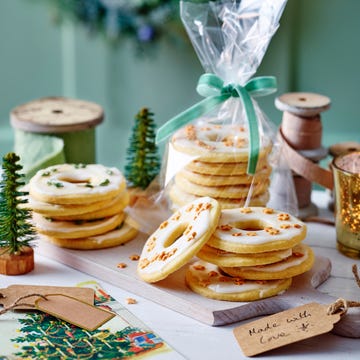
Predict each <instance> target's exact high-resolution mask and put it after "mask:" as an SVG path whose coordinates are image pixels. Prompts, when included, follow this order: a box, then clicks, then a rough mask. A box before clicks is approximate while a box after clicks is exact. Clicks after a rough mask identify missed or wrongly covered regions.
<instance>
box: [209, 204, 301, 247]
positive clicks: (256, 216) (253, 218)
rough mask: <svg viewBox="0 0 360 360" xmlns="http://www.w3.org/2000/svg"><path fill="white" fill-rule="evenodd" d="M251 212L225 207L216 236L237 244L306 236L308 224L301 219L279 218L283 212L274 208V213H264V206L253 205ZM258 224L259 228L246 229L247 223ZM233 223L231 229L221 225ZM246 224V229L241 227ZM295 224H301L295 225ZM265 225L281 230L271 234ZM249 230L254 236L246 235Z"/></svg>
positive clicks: (262, 242) (261, 242)
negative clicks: (282, 226)
mask: <svg viewBox="0 0 360 360" xmlns="http://www.w3.org/2000/svg"><path fill="white" fill-rule="evenodd" d="M250 209H251V212H249V213H245V212H241V209H225V210H222V213H221V217H220V220H219V225H218V228H217V229H216V231H215V233H214V236H215V237H217V238H219V239H221V240H223V241H227V242H231V243H235V244H246V245H254V244H264V243H269V242H272V241H281V240H284V241H287V240H289V239H292V238H294V237H297V236H304V235H305V232H304V229H306V225H305V224H304V223H303V222H301V221H300V220H299V219H297V218H295V217H293V216H291V215H289V220H279V219H278V215H279V214H281V213H282V212H279V211H275V210H273V213H271V214H268V213H264V208H262V207H252V208H250ZM248 223H253V224H258V225H259V226H258V227H259V228H260V229H259V230H252V231H248V230H246V224H248ZM225 225H232V226H233V227H232V229H230V230H222V229H221V226H225ZM241 225H243V226H244V228H245V229H243V228H242V227H241ZM281 225H290V227H289V228H287V229H283V228H281ZM294 225H300V227H295V226H294ZM265 227H272V228H274V229H276V230H278V231H279V233H278V234H276V235H270V234H269V233H268V232H267V231H265V230H264V228H265ZM247 232H251V233H255V235H254V236H248V235H246V233H247ZM237 233H241V234H242V235H241V236H234V235H233V234H237Z"/></svg>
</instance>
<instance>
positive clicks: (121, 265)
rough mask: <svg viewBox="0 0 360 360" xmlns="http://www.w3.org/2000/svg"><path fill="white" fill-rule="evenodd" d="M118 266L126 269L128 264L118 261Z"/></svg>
mask: <svg viewBox="0 0 360 360" xmlns="http://www.w3.org/2000/svg"><path fill="white" fill-rule="evenodd" d="M116 267H117V268H118V269H125V268H126V267H127V265H126V264H125V263H118V264H117V265H116Z"/></svg>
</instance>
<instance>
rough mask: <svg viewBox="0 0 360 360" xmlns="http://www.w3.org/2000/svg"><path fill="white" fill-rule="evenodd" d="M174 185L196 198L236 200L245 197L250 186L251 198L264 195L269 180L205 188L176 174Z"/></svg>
mask: <svg viewBox="0 0 360 360" xmlns="http://www.w3.org/2000/svg"><path fill="white" fill-rule="evenodd" d="M175 184H176V186H177V187H179V188H180V189H181V190H183V191H186V192H188V193H190V194H193V195H197V196H211V197H213V198H217V197H219V198H229V199H237V198H241V197H242V198H243V197H246V196H247V195H248V193H249V191H250V186H252V195H253V196H257V195H259V194H262V193H264V192H265V191H266V190H267V189H268V187H269V184H270V180H269V179H264V180H263V181H260V180H259V179H255V181H254V183H253V184H252V185H244V184H243V185H228V186H205V185H199V184H195V183H193V182H191V181H189V180H187V179H185V178H182V177H181V173H178V174H176V175H175Z"/></svg>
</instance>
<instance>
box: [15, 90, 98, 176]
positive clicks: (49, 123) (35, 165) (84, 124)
mask: <svg viewBox="0 0 360 360" xmlns="http://www.w3.org/2000/svg"><path fill="white" fill-rule="evenodd" d="M103 119H104V112H103V109H102V107H101V106H99V105H98V104H95V103H92V102H88V101H83V100H77V99H71V98H65V97H46V98H41V99H37V100H34V101H31V102H28V103H25V104H22V105H19V106H17V107H16V108H14V109H13V110H12V111H11V114H10V122H11V126H12V127H13V129H14V133H15V134H14V152H15V153H17V154H18V155H19V156H20V159H21V163H22V165H23V169H24V172H25V175H26V178H27V179H29V178H30V177H31V176H33V175H34V174H35V173H36V171H38V170H39V169H41V168H44V167H47V166H50V165H56V164H60V163H65V162H67V163H75V164H76V163H83V164H91V163H95V162H96V139H95V127H96V126H97V125H99V124H100V123H101V122H102V121H103Z"/></svg>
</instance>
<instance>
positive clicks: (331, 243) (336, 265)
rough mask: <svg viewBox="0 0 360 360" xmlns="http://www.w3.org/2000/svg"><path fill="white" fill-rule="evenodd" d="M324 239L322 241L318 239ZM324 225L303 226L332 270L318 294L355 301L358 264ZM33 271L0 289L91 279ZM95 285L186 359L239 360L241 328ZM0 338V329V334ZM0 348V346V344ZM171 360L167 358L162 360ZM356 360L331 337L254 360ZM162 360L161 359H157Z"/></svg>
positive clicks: (40, 265) (47, 268) (52, 269)
mask: <svg viewBox="0 0 360 360" xmlns="http://www.w3.org/2000/svg"><path fill="white" fill-rule="evenodd" d="M315 200H316V202H317V203H318V204H322V205H326V201H327V195H326V194H325V193H321V194H320V193H318V192H316V193H315ZM325 233H326V234H327V236H326V237H325V238H324V237H323V236H322V234H325ZM328 234H329V225H322V224H316V223H309V236H308V238H307V240H306V242H307V243H309V244H310V245H312V246H313V248H314V250H315V252H316V253H317V254H321V255H322V256H327V257H329V258H330V259H331V261H332V264H333V270H332V273H331V276H330V278H329V279H328V280H327V281H326V282H325V283H324V284H323V285H321V287H320V289H321V291H323V292H325V293H328V294H330V295H334V296H342V297H344V298H347V299H351V300H359V299H360V289H359V288H357V286H356V284H355V282H353V281H352V280H351V276H352V275H351V264H353V263H357V264H358V266H359V267H360V261H359V260H352V259H348V258H346V257H344V256H343V255H341V254H339V253H338V252H337V251H336V250H335V230H334V229H333V228H332V227H331V230H330V234H331V236H329V235H328ZM35 261H36V267H35V270H34V271H33V272H31V273H29V274H26V275H22V276H4V275H0V288H4V287H7V286H8V285H11V284H37V285H39V284H43V285H63V286H73V285H74V284H76V283H78V282H82V281H87V280H89V279H93V278H91V277H89V275H87V274H84V273H81V272H79V271H76V270H74V269H72V268H69V267H67V266H64V265H62V264H59V263H57V262H55V261H52V260H49V259H47V258H45V257H44V256H40V255H36V258H35ZM98 282H99V284H100V285H101V286H102V287H103V288H104V289H105V290H106V291H108V292H109V293H110V294H111V295H112V296H113V297H114V298H116V299H117V300H118V301H119V302H120V303H122V304H124V306H125V307H127V308H128V309H129V310H130V311H131V312H132V313H133V314H134V315H136V316H138V317H139V318H140V319H141V320H142V321H143V322H144V323H145V324H147V325H148V326H149V327H150V328H152V329H153V330H154V331H155V332H156V333H157V334H158V335H160V336H161V337H162V338H163V339H164V340H165V341H166V342H168V343H169V344H170V345H171V346H172V347H173V348H175V349H176V350H177V351H178V352H179V353H181V354H182V355H183V356H184V358H186V359H191V360H193V359H194V360H195V359H199V360H200V359H206V360H217V359H226V360H235V359H236V360H238V359H245V358H246V357H245V356H244V355H243V353H242V351H241V349H240V347H239V345H238V343H237V341H236V340H235V337H234V335H233V333H232V331H233V329H234V328H235V327H236V326H239V325H241V323H237V324H233V325H227V326H223V327H211V326H209V325H205V324H202V323H200V322H198V321H195V320H193V319H190V318H188V317H185V316H183V315H181V314H178V313H176V312H174V311H173V310H169V309H167V308H165V307H162V306H160V305H158V304H155V303H153V302H151V301H149V300H146V299H144V298H141V297H139V296H137V295H136V296H135V295H133V294H131V293H129V292H127V291H124V290H122V289H120V288H118V287H115V286H113V285H111V284H109V283H107V282H105V281H102V280H98ZM128 297H134V298H136V300H137V301H138V303H137V304H134V305H128V304H126V301H125V299H126V298H128ZM0 334H1V328H0ZM0 344H1V340H0ZM166 358H167V359H170V360H171V356H167V357H166ZM262 358H267V359H268V358H271V359H282V360H290V359H312V360H314V359H315V360H316V359H319V360H320V359H327V360H328V359H339V358H341V359H342V360H345V359H357V358H360V339H351V338H344V337H341V336H338V335H334V334H331V333H328V334H324V335H320V336H317V337H314V338H311V339H308V340H304V341H301V342H297V343H294V344H291V345H288V346H285V347H283V348H279V349H276V350H272V351H270V352H268V353H266V354H263V355H260V356H257V357H256V359H262ZM161 359H164V356H161Z"/></svg>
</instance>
